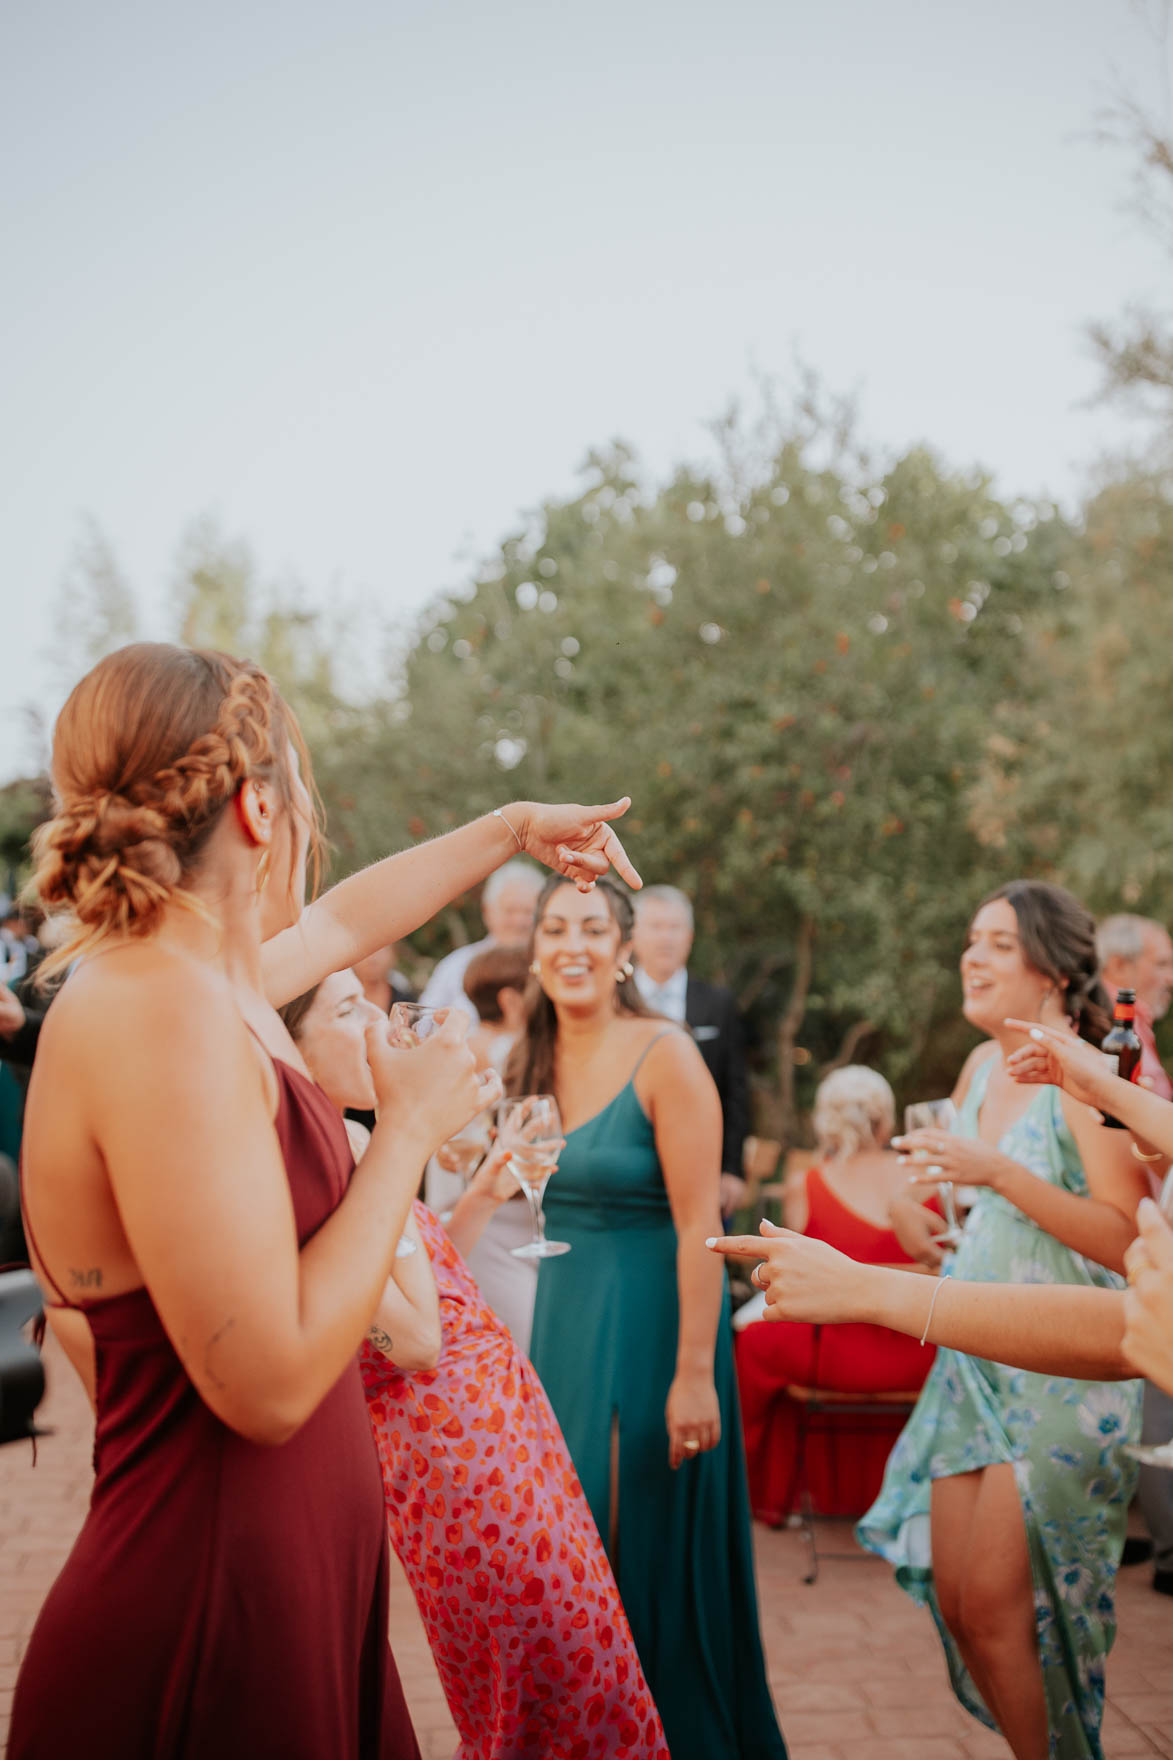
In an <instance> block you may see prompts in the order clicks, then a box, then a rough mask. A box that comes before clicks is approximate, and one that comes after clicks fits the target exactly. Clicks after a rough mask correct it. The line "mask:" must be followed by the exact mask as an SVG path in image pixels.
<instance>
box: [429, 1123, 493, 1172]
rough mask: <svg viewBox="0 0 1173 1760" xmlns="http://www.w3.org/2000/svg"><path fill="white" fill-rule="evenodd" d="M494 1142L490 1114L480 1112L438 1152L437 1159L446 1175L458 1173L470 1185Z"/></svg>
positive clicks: (441, 1146) (442, 1144)
mask: <svg viewBox="0 0 1173 1760" xmlns="http://www.w3.org/2000/svg"><path fill="white" fill-rule="evenodd" d="M492 1142H493V1120H492V1117H491V1116H490V1114H489V1113H488V1112H478V1113H477V1114H476V1115H475V1116H474V1117H473V1118H470V1119H469V1121H468V1123H467V1124H466V1125H465V1126H464V1128H463V1129H462V1130H458V1131H457V1133H456V1135H455V1136H454V1137H449V1138H448V1141H447V1142H446V1143H441V1145H440V1147H439V1149H438V1150H437V1151H436V1159H437V1160H438V1161H439V1163H440V1166H441V1167H442V1168H443V1169H444V1171H445V1173H458V1174H459V1175H460V1177H461V1179H462V1180H463V1181H464V1183H465V1185H467V1184H468V1182H469V1180H470V1179H471V1178H472V1176H473V1174H474V1173H475V1172H476V1170H477V1168H478V1167H479V1166H480V1165H481V1162H482V1161H483V1160H484V1159H485V1156H486V1155H487V1154H488V1153H489V1150H490V1148H491V1147H492Z"/></svg>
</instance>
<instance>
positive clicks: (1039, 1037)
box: [1030, 1027, 1043, 1045]
mask: <svg viewBox="0 0 1173 1760" xmlns="http://www.w3.org/2000/svg"><path fill="white" fill-rule="evenodd" d="M1030 1036H1031V1038H1032V1039H1037V1040H1038V1042H1039V1044H1040V1045H1041V1044H1042V1042H1043V1035H1042V1034H1041V1033H1040V1032H1039V1029H1038V1028H1037V1027H1032V1028H1031V1030H1030Z"/></svg>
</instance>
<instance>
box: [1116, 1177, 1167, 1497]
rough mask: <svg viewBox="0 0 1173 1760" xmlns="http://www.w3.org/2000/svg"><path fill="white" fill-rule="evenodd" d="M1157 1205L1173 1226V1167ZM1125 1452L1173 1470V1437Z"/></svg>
mask: <svg viewBox="0 0 1173 1760" xmlns="http://www.w3.org/2000/svg"><path fill="white" fill-rule="evenodd" d="M1157 1205H1158V1208H1159V1209H1160V1212H1161V1215H1162V1216H1163V1217H1164V1218H1165V1221H1166V1222H1167V1223H1168V1224H1169V1226H1170V1227H1171V1228H1173V1167H1171V1168H1170V1169H1169V1171H1168V1173H1167V1174H1166V1175H1165V1183H1164V1185H1163V1186H1162V1187H1161V1196H1160V1197H1159V1198H1158V1200H1157ZM1124 1452H1125V1454H1130V1455H1131V1456H1132V1458H1133V1460H1134V1461H1139V1462H1140V1464H1141V1466H1142V1467H1164V1468H1165V1469H1166V1470H1167V1471H1169V1472H1173V1437H1170V1438H1169V1441H1168V1442H1126V1443H1125V1444H1124Z"/></svg>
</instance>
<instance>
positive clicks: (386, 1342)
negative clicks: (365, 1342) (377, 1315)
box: [367, 1326, 395, 1357]
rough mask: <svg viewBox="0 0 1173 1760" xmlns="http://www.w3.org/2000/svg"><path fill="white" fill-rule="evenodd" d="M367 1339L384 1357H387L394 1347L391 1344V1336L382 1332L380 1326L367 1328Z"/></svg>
mask: <svg viewBox="0 0 1173 1760" xmlns="http://www.w3.org/2000/svg"><path fill="white" fill-rule="evenodd" d="M367 1337H368V1338H369V1339H370V1341H371V1343H372V1344H373V1345H374V1347H375V1349H376V1350H377V1351H382V1353H383V1355H384V1356H385V1357H389V1356H390V1355H391V1354H392V1352H393V1351H394V1349H395V1346H394V1345H393V1344H392V1343H391V1334H390V1333H389V1332H384V1331H383V1328H382V1327H381V1326H371V1327H369V1328H368V1329H367Z"/></svg>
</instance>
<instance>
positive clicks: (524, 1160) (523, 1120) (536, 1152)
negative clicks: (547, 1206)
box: [497, 1094, 570, 1259]
mask: <svg viewBox="0 0 1173 1760" xmlns="http://www.w3.org/2000/svg"><path fill="white" fill-rule="evenodd" d="M497 1140H498V1142H499V1143H500V1144H501V1146H502V1147H503V1148H504V1149H507V1150H509V1152H510V1162H509V1170H510V1172H511V1174H512V1175H513V1178H514V1179H515V1180H516V1181H517V1184H518V1185H519V1186H520V1187H521V1189H522V1191H523V1192H524V1193H525V1195H526V1199H527V1201H528V1203H529V1207H530V1213H531V1215H532V1216H533V1223H534V1232H533V1239H532V1240H530V1241H527V1242H526V1243H525V1245H524V1246H521V1247H511V1248H510V1252H511V1253H512V1254H513V1256H514V1258H516V1259H553V1258H556V1257H557V1256H558V1254H560V1253H569V1251H570V1243H569V1241H548V1240H547V1239H546V1217H545V1213H544V1211H543V1210H542V1196H543V1194H544V1192H545V1190H546V1187H547V1186H548V1185H549V1183H550V1175H551V1174H552V1173H553V1172H554V1169H555V1168H556V1167H557V1165H558V1157H559V1155H561V1153H562V1151H563V1149H564V1148H565V1147H566V1138H565V1137H564V1136H563V1135H562V1117H561V1114H560V1113H559V1111H558V1102H557V1101H556V1100H555V1098H554V1096H553V1094H521V1095H518V1096H516V1097H514V1098H511V1099H508V1100H499V1101H498V1102H497Z"/></svg>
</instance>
